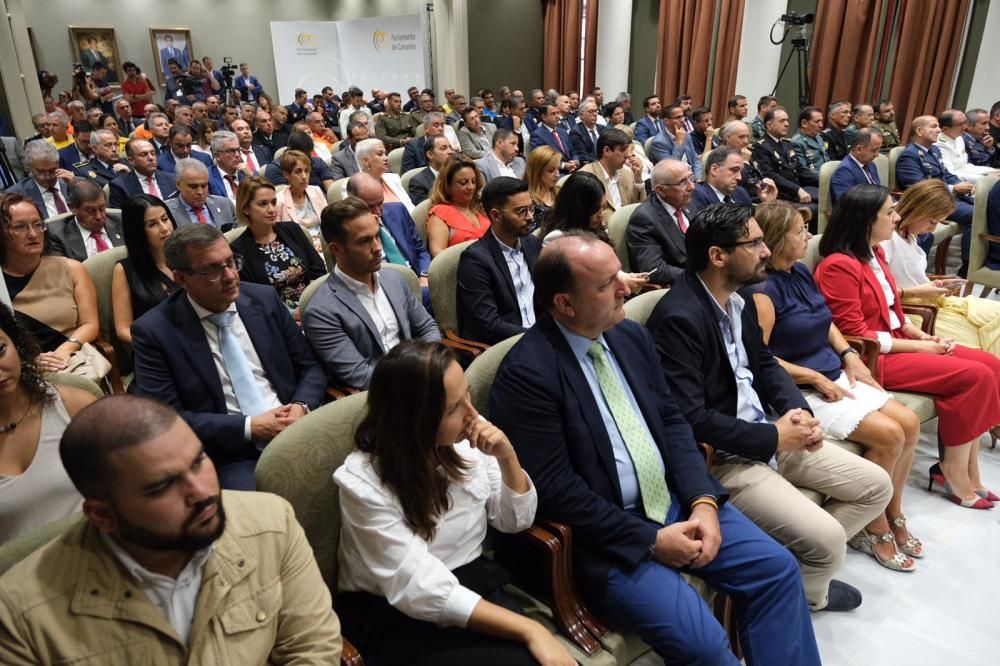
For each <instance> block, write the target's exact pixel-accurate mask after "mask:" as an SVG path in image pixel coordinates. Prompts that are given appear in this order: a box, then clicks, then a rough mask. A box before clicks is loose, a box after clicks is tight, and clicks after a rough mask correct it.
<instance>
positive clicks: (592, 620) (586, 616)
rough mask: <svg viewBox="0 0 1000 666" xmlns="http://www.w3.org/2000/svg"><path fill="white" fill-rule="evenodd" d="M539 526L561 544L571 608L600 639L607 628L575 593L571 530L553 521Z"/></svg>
mask: <svg viewBox="0 0 1000 666" xmlns="http://www.w3.org/2000/svg"><path fill="white" fill-rule="evenodd" d="M541 525H542V526H544V528H545V529H546V530H548V531H549V532H551V533H552V534H553V535H555V536H556V537H557V538H558V539H559V542H560V544H562V552H563V556H562V558H561V561H562V563H563V564H564V565H565V570H566V575H565V580H564V583H563V584H564V585H565V586H566V588H567V589H569V590H570V591H571V592H572V600H573V607H574V611H575V612H576V615H577V617H579V618H580V621H581V622H582V623H583V626H585V627H586V628H587V631H589V632H590V633H591V634H592V635H593V636H594V637H596V638H600V637H601V636H603V635H604V634H606V633H608V628H607V627H605V626H604V625H603V624H602V623H601V621H600V620H598V619H597V616H596V615H594V614H593V613H592V612H591V611H590V609H589V608H588V607H587V606H586V604H584V603H583V600H582V599H581V598H580V595H579V594H578V593H577V591H576V582H575V581H576V579H575V577H574V575H573V530H572V529H571V528H570V526H569V525H567V524H566V523H560V522H557V521H555V520H543V521H541Z"/></svg>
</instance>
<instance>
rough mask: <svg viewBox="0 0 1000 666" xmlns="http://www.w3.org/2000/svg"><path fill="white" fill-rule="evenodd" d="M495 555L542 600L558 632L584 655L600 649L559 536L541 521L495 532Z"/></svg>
mask: <svg viewBox="0 0 1000 666" xmlns="http://www.w3.org/2000/svg"><path fill="white" fill-rule="evenodd" d="M566 529H567V530H568V529H569V528H566ZM567 543H568V542H567ZM494 556H495V557H496V559H497V560H498V561H499V562H500V563H501V564H503V566H504V567H505V568H506V569H507V570H508V571H509V572H510V573H511V576H512V577H513V579H514V582H515V583H516V584H517V586H518V587H519V588H521V589H523V590H525V591H526V592H528V593H530V594H532V595H534V596H537V597H538V598H540V599H542V600H543V601H545V603H546V604H547V605H548V607H549V609H550V610H551V611H552V621H553V623H554V624H555V626H556V628H557V629H558V630H559V632H560V633H561V634H563V635H564V636H566V637H567V638H568V639H569V640H571V641H572V642H573V643H574V644H575V645H576V646H577V647H579V648H580V649H581V650H582V651H583V652H584V653H585V654H587V655H594V654H597V653H598V652H599V651H600V650H601V643H600V642H599V641H598V640H597V638H596V636H595V635H594V634H593V633H591V631H589V629H588V627H587V626H586V625H585V624H584V623H583V620H582V619H581V616H586V613H589V611H587V612H586V613H585V612H584V611H583V610H581V609H582V608H583V607H584V606H583V602H582V601H581V600H580V599H579V596H578V595H577V593H576V587H575V585H574V583H573V577H572V575H573V574H572V564H571V562H570V551H569V549H568V548H567V547H564V544H563V541H562V540H561V538H560V536H558V535H556V534H554V533H553V532H551V531H549V530H548V529H547V528H545V527H544V526H543V524H540V523H536V524H534V525H532V526H531V527H529V528H528V529H527V530H524V531H523V532H518V533H517V534H497V539H496V550H495V555H494ZM539 560H540V561H539ZM594 623H595V624H597V623H596V620H595V621H594ZM601 628H602V629H603V627H601ZM604 631H606V630H604ZM602 635H603V634H602Z"/></svg>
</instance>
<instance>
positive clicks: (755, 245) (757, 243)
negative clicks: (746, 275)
mask: <svg viewBox="0 0 1000 666" xmlns="http://www.w3.org/2000/svg"><path fill="white" fill-rule="evenodd" d="M740 246H745V247H748V248H750V249H751V250H759V249H761V248H762V247H764V237H763V236H761V237H760V238H753V239H751V240H745V241H739V242H737V243H731V244H729V245H722V246H721V247H726V248H732V249H735V248H738V247H740Z"/></svg>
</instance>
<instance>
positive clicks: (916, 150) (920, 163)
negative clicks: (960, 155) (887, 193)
mask: <svg viewBox="0 0 1000 666" xmlns="http://www.w3.org/2000/svg"><path fill="white" fill-rule="evenodd" d="M939 134H941V126H940V125H939V124H938V119H937V118H935V117H934V116H919V117H917V118H914V119H913V125H912V127H911V129H910V144H909V145H908V146H906V148H904V149H903V152H901V153H900V154H899V157H898V158H897V159H896V185H897V186H898V187H899V188H900V189H901V190H905V189H906V188H908V187H909V186H910V185H914V184H916V183H919V182H920V181H922V180H926V179H928V178H937V179H939V180H942V181H944V184H945V185H947V186H948V189H949V190H950V191H951V193H952V194H953V195H955V212H954V213H952V214H951V215H950V216H949V218H948V219H949V220H953V221H955V222H958V223H959V224H960V225H962V229H963V230H962V265H961V267H960V268H959V269H958V275H959V277H965V275H966V273H967V272H968V270H969V247H970V243H971V241H972V210H973V205H974V204H975V196H976V188H975V187H974V186H973V185H972V183H967V182H964V181H962V180H961V179H960V178H959V177H958V176H956V175H955V174H953V173H952V172H950V171H948V168H947V167H946V166H945V165H944V162H943V161H942V159H941V149H940V148H938V147H937V146H936V145H935V143H937V139H938V135H939Z"/></svg>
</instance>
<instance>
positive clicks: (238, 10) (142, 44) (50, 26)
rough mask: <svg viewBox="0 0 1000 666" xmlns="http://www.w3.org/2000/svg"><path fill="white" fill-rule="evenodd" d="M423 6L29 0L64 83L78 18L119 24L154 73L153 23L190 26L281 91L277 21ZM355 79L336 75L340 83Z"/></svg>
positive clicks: (131, 50) (212, 52) (31, 18)
mask: <svg viewBox="0 0 1000 666" xmlns="http://www.w3.org/2000/svg"><path fill="white" fill-rule="evenodd" d="M423 5H424V2H423V1H422V0H336V1H335V2H334V1H332V0H169V1H166V0H89V1H88V2H81V1H80V0H27V1H26V2H24V12H25V18H26V20H27V24H28V26H29V27H31V28H32V30H33V31H34V33H35V39H36V42H37V43H38V51H39V61H40V62H39V63H38V66H39V68H40V69H47V70H49V71H52V72H54V73H56V74H57V75H58V76H59V79H60V81H59V86H58V88H57V89H59V90H62V89H64V88H69V87H70V83H71V79H70V71H71V67H72V63H73V60H72V56H71V52H70V42H69V30H68V27H67V26H69V25H73V26H84V27H86V26H101V27H104V26H110V27H113V28H114V29H115V36H116V38H117V41H118V52H119V54H120V55H121V58H122V60H123V61H125V60H131V61H133V62H135V63H136V64H137V65H139V67H140V68H141V69H142V70H143V71H144V72H146V73H147V75H151V76H150V79H151V80H155V76H152V74H153V73H154V72H155V69H154V67H153V50H152V47H151V45H150V41H149V28H150V27H168V28H170V27H178V28H189V29H190V30H191V41H192V44H193V46H194V55H196V56H197V57H199V58H200V57H202V56H204V55H208V56H211V57H213V58H214V59H215V65H216V67H217V68H218V67H219V66H221V65H222V58H223V57H224V56H232V58H233V61H234V62H236V63H239V62H240V61H246V62H248V63H249V64H250V69H251V71H252V72H253V73H254V74H255V75H256V76H257V77H259V78H260V81H261V84H262V85H263V86H264V90H265V91H269V92H274V91H275V90H276V86H277V83H276V79H275V74H274V55H273V53H272V51H271V30H270V22H271V21H303V20H306V21H307V20H318V21H331V20H349V19H357V18H368V17H375V16H391V15H394V14H414V13H418V12H420V11H422V10H423ZM5 71H6V70H5ZM347 84H348V82H346V81H333V82H331V85H333V86H334V87H335V88H337V89H338V90H340V89H341V88H342V87H346V85H347ZM161 90H162V88H161Z"/></svg>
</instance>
